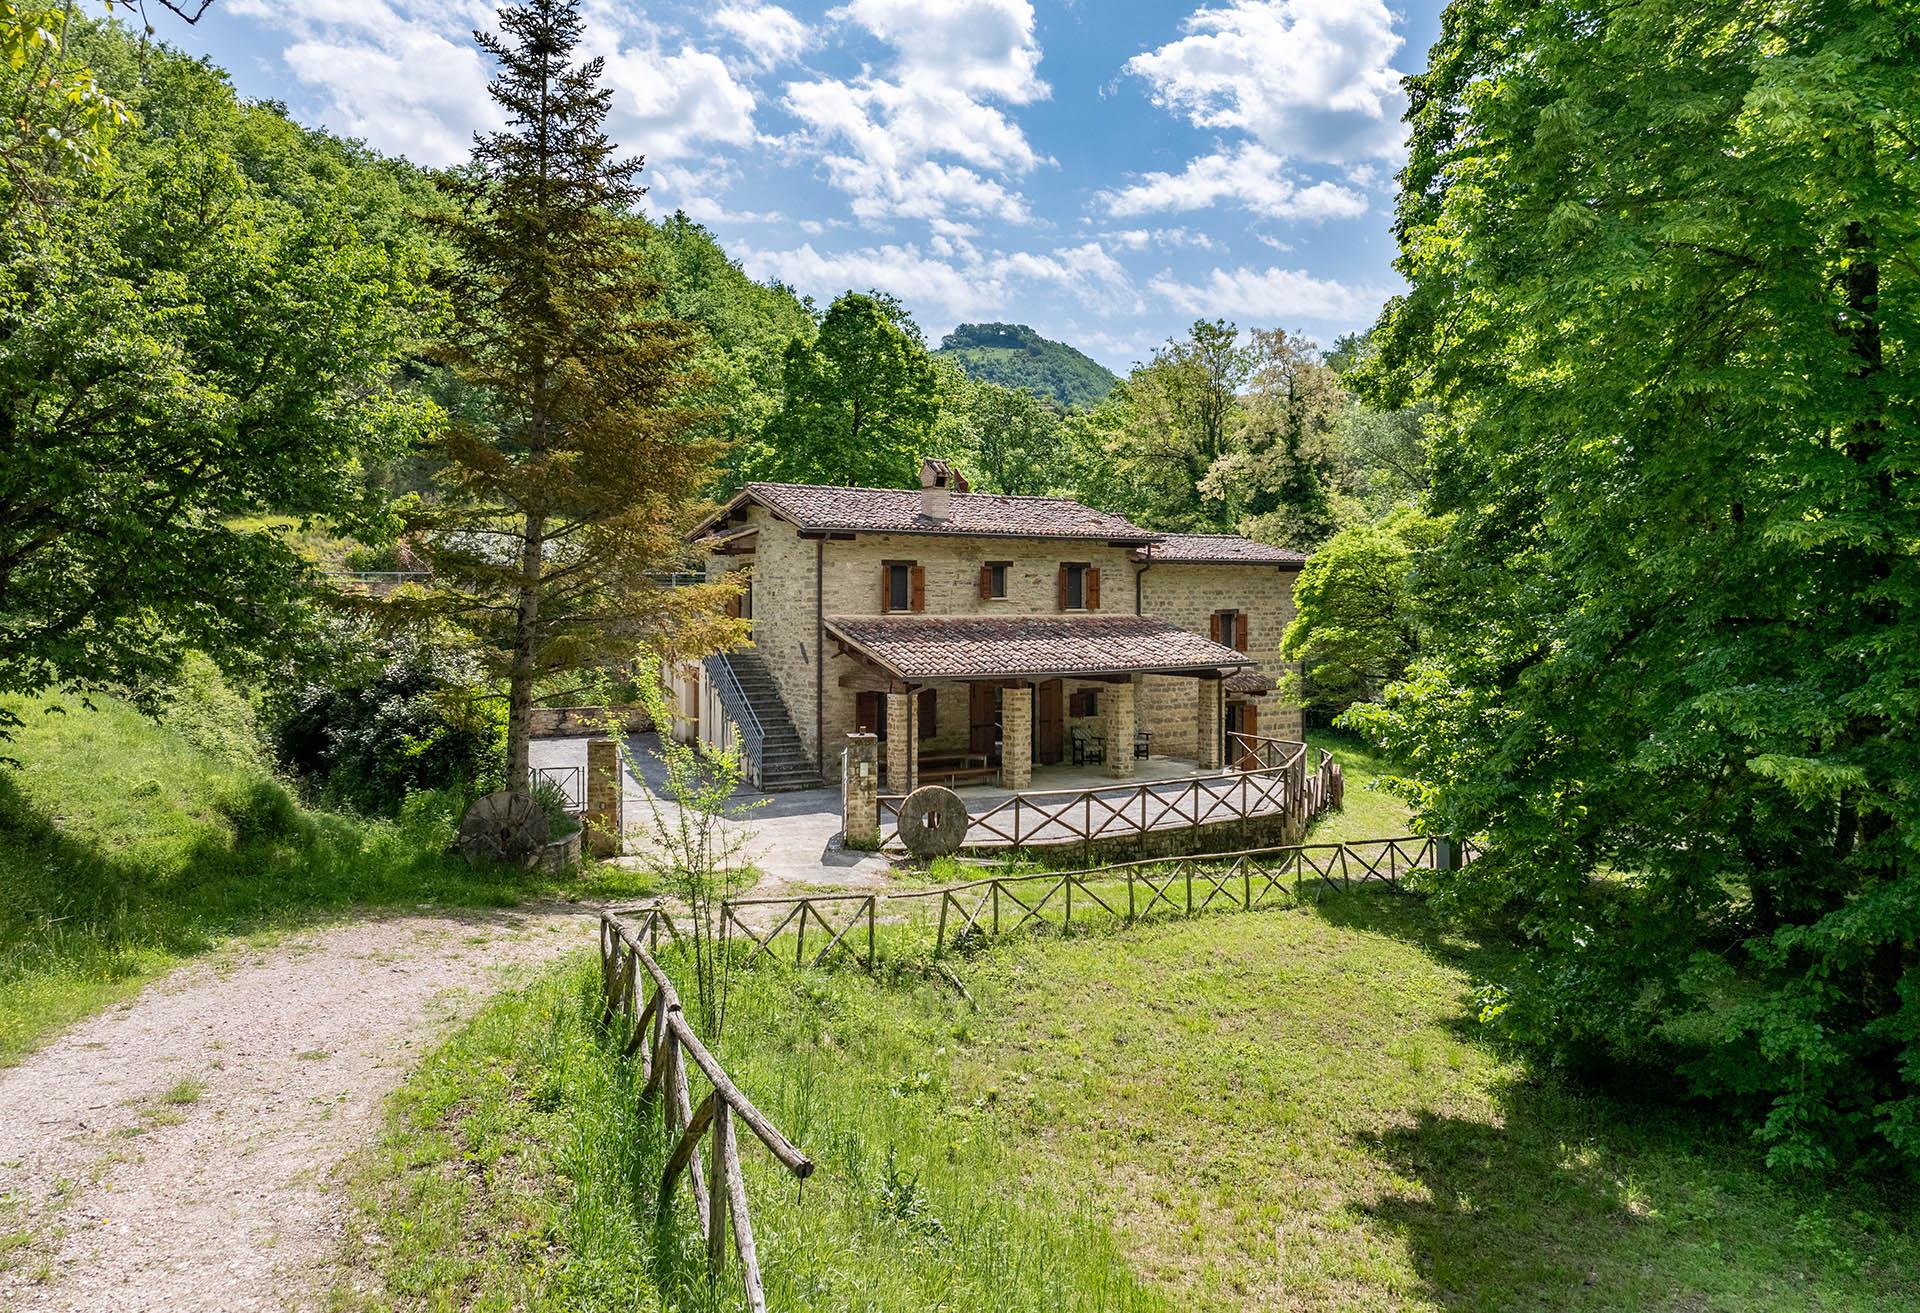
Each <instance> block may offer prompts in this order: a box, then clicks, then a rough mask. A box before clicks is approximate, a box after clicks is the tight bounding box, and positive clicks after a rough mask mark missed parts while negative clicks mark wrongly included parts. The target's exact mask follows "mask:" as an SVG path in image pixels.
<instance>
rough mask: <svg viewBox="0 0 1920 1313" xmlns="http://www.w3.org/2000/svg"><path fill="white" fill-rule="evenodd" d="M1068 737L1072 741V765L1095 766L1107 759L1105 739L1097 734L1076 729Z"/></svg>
mask: <svg viewBox="0 0 1920 1313" xmlns="http://www.w3.org/2000/svg"><path fill="white" fill-rule="evenodd" d="M1069 737H1070V738H1071V739H1072V741H1073V764H1074V765H1076V766H1097V765H1099V764H1100V763H1101V762H1103V761H1105V760H1106V759H1107V741H1106V740H1105V739H1103V738H1101V737H1100V736H1099V735H1098V734H1089V733H1087V731H1085V730H1083V729H1076V730H1074V731H1073V732H1072V734H1071V735H1070V736H1069Z"/></svg>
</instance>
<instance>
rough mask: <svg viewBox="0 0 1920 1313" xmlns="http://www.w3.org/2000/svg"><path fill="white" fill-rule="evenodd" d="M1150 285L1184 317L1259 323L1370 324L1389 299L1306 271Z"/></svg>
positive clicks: (1241, 273)
mask: <svg viewBox="0 0 1920 1313" xmlns="http://www.w3.org/2000/svg"><path fill="white" fill-rule="evenodd" d="M1150 286H1151V287H1152V289H1153V291H1155V292H1156V293H1158V294H1159V295H1160V296H1161V297H1163V298H1164V299H1165V300H1166V301H1167V302H1168V303H1169V304H1171V305H1173V306H1174V307H1175V308H1176V309H1178V310H1180V311H1182V312H1184V313H1187V314H1204V315H1225V316H1228V317H1230V318H1234V319H1239V320H1241V321H1243V322H1246V321H1250V322H1252V323H1255V324H1281V323H1286V322H1288V321H1291V320H1298V319H1318V320H1330V321H1333V322H1336V323H1343V324H1347V323H1362V322H1368V321H1371V320H1372V319H1373V317H1374V315H1375V313H1376V312H1377V311H1378V310H1379V309H1380V303H1381V302H1382V301H1384V300H1385V299H1386V298H1387V293H1386V292H1383V291H1381V290H1379V289H1377V288H1363V287H1350V286H1348V285H1347V284H1345V283H1342V282H1339V281H1337V280H1336V279H1332V278H1316V277H1314V276H1313V275H1312V274H1310V273H1308V272H1306V271H1305V270H1304V269H1278V268H1269V269H1249V268H1246V267H1244V266H1242V267H1241V268H1238V269H1231V270H1228V269H1215V270H1213V271H1212V272H1211V273H1209V274H1208V275H1207V276H1206V277H1205V278H1204V279H1202V280H1201V281H1200V282H1198V283H1183V282H1180V281H1178V280H1177V279H1175V278H1174V277H1173V276H1172V275H1171V274H1161V275H1159V276H1158V277H1156V278H1155V279H1153V281H1152V283H1151V284H1150Z"/></svg>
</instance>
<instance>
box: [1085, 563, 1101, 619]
mask: <svg viewBox="0 0 1920 1313" xmlns="http://www.w3.org/2000/svg"><path fill="white" fill-rule="evenodd" d="M1099 609H1100V568H1099V567H1098V566H1093V565H1090V566H1088V567H1087V610H1089V611H1098V610H1099Z"/></svg>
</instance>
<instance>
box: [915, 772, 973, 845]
mask: <svg viewBox="0 0 1920 1313" xmlns="http://www.w3.org/2000/svg"><path fill="white" fill-rule="evenodd" d="M966 837H967V804H966V803H964V802H962V801H960V795H959V794H957V793H955V792H954V791H953V790H952V789H949V788H944V787H942V786H941V785H938V784H926V785H922V786H921V787H920V788H917V789H915V790H914V791H913V792H912V793H909V794H908V795H907V797H906V800H905V801H904V802H902V803H901V804H900V842H901V843H903V844H905V845H906V849H907V851H908V852H909V853H912V854H913V855H914V856H915V857H945V856H946V855H947V854H948V853H951V852H956V851H958V850H959V848H960V845H961V844H962V843H964V842H965V841H966Z"/></svg>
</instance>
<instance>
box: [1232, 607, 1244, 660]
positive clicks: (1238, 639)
mask: <svg viewBox="0 0 1920 1313" xmlns="http://www.w3.org/2000/svg"><path fill="white" fill-rule="evenodd" d="M1233 645H1234V647H1235V648H1236V649H1237V650H1239V651H1241V652H1245V651H1246V650H1247V613H1246V612H1245V611H1242V612H1240V614H1238V615H1236V616H1234V618H1233Z"/></svg>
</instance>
